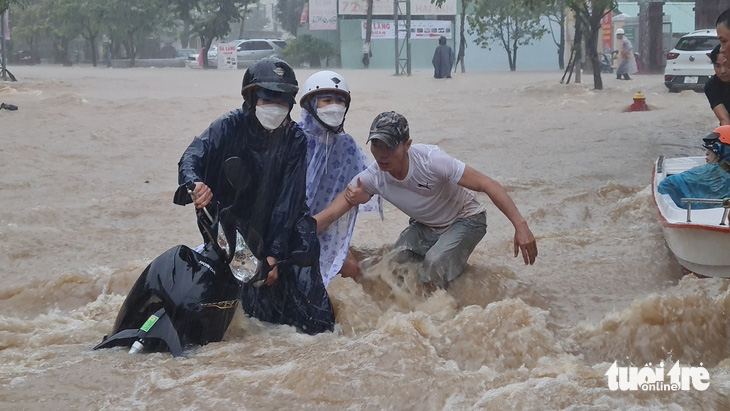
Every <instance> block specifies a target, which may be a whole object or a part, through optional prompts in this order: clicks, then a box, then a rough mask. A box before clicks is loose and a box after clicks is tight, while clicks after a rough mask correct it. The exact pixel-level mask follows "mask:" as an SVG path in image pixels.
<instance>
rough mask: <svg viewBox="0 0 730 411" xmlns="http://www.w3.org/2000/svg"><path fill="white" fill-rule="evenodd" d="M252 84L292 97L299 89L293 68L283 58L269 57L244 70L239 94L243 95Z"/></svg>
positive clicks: (251, 87) (252, 86)
mask: <svg viewBox="0 0 730 411" xmlns="http://www.w3.org/2000/svg"><path fill="white" fill-rule="evenodd" d="M254 86H259V87H261V88H263V89H266V90H270V91H274V92H277V93H287V94H291V95H292V99H293V98H294V96H296V94H297V92H298V91H299V83H297V78H296V76H295V75H294V70H292V68H291V67H290V66H289V64H287V63H286V62H285V61H284V60H281V59H278V58H275V57H271V58H267V59H263V60H260V61H258V62H256V64H254V65H253V66H251V67H249V68H248V70H246V74H244V75H243V84H242V85H241V95H243V96H244V98H245V97H246V96H245V93H246V92H247V90H251V89H253V88H254Z"/></svg>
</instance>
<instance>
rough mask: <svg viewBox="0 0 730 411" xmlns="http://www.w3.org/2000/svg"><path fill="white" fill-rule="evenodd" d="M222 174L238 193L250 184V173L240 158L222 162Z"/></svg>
mask: <svg viewBox="0 0 730 411" xmlns="http://www.w3.org/2000/svg"><path fill="white" fill-rule="evenodd" d="M223 173H224V174H225V175H226V179H228V182H229V183H230V184H231V185H232V186H233V188H235V189H236V190H238V191H241V190H245V189H246V187H248V185H249V184H250V183H251V173H250V172H249V171H248V167H247V165H246V163H245V162H244V161H243V160H242V159H241V157H230V158H227V159H226V161H225V162H223Z"/></svg>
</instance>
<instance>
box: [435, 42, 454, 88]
mask: <svg viewBox="0 0 730 411" xmlns="http://www.w3.org/2000/svg"><path fill="white" fill-rule="evenodd" d="M431 63H433V76H434V77H435V78H451V68H452V67H454V50H452V49H451V47H449V46H447V45H446V37H444V36H441V38H439V45H438V47H436V51H435V52H434V53H433V59H431Z"/></svg>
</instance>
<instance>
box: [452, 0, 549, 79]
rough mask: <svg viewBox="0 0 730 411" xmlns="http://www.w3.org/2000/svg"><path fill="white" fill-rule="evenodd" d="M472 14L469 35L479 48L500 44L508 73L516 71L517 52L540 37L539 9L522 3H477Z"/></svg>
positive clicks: (493, 0)
mask: <svg viewBox="0 0 730 411" xmlns="http://www.w3.org/2000/svg"><path fill="white" fill-rule="evenodd" d="M475 6H476V7H475V10H474V14H473V15H470V16H467V19H468V21H469V29H468V31H469V34H472V35H473V34H476V35H477V37H476V40H475V42H476V43H477V44H478V45H479V46H481V47H482V48H488V47H489V46H490V45H491V44H493V43H496V42H499V43H500V44H501V45H502V47H503V48H504V50H505V51H506V52H507V57H508V59H509V65H510V70H512V71H514V70H516V69H517V49H518V48H519V46H525V45H529V44H531V43H532V42H533V41H534V40H537V39H540V38H542V36H543V35H544V34H545V33H546V32H547V29H546V28H545V26H543V25H542V24H541V16H542V15H543V11H544V10H543V8H542V7H534V8H531V7H526V3H525V2H524V1H522V0H477V1H476V3H475Z"/></svg>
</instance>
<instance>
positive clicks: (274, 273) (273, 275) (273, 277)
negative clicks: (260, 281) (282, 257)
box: [264, 257, 279, 287]
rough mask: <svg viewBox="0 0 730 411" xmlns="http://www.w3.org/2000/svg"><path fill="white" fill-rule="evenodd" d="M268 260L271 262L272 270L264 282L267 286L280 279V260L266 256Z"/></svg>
mask: <svg viewBox="0 0 730 411" xmlns="http://www.w3.org/2000/svg"><path fill="white" fill-rule="evenodd" d="M266 262H268V263H269V266H271V271H269V276H268V277H267V278H266V282H265V283H264V285H265V286H267V287H268V286H271V285H273V284H274V283H275V282H276V280H278V279H279V267H278V264H279V262H278V261H277V260H276V258H274V257H266Z"/></svg>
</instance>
